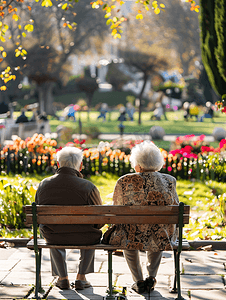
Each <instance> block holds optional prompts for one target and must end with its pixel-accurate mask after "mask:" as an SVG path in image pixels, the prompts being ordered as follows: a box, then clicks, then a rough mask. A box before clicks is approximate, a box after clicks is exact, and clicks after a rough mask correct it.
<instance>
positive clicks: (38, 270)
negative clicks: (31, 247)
mask: <svg viewBox="0 0 226 300" xmlns="http://www.w3.org/2000/svg"><path fill="white" fill-rule="evenodd" d="M41 259H42V249H38V251H35V263H36V279H35V298H36V299H39V298H38V292H40V293H41V292H43V289H42V285H41Z"/></svg>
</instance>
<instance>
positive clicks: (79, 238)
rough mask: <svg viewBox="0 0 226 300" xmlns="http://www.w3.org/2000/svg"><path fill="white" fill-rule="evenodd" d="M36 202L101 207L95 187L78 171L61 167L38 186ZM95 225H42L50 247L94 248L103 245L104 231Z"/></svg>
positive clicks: (43, 233) (42, 231)
mask: <svg viewBox="0 0 226 300" xmlns="http://www.w3.org/2000/svg"><path fill="white" fill-rule="evenodd" d="M35 202H36V203H37V204H40V205H102V201H101V198H100V194H99V191H98V189H97V188H96V186H95V185H94V184H93V183H91V182H90V181H88V180H86V179H83V178H82V174H81V173H80V172H78V171H76V170H75V169H72V168H68V167H62V168H59V169H58V170H57V173H56V174H55V175H53V176H51V177H49V178H45V179H44V180H42V181H41V182H40V184H39V187H38V189H37V192H36V195H35ZM97 227H99V228H100V227H101V226H96V225H89V224H87V225H84V224H82V225H80V224H79V225H59V224H56V225H55V224H54V225H44V224H41V225H40V231H41V233H42V235H43V237H44V238H45V239H46V241H47V242H48V243H51V244H52V243H54V244H57V245H60V244H66V245H70V244H73V245H91V244H96V243H99V242H100V238H101V234H102V232H101V230H99V229H98V228H97Z"/></svg>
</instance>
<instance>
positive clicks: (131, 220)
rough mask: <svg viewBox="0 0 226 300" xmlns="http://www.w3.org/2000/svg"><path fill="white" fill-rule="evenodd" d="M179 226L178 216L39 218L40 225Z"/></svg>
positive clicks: (54, 216)
mask: <svg viewBox="0 0 226 300" xmlns="http://www.w3.org/2000/svg"><path fill="white" fill-rule="evenodd" d="M100 220H101V224H178V222H179V217H178V215H171V216H168V215H161V216H160V215H158V216H144V215H143V216H133V215H131V216H103V215H101V216H100V215H99V216H91V215H89V216H70V215H65V216H64V215H61V216H59V215H49V216H47V215H44V216H40V215H38V216H37V222H38V224H99V223H100ZM183 220H184V222H183V223H184V224H188V223H189V217H188V216H184V219H183ZM26 224H27V225H28V224H32V216H27V217H26Z"/></svg>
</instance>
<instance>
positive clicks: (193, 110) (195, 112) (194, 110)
mask: <svg viewBox="0 0 226 300" xmlns="http://www.w3.org/2000/svg"><path fill="white" fill-rule="evenodd" d="M189 115H190V118H192V117H195V118H196V121H198V116H199V107H198V105H197V104H196V103H195V102H192V103H191V105H190V106H189Z"/></svg>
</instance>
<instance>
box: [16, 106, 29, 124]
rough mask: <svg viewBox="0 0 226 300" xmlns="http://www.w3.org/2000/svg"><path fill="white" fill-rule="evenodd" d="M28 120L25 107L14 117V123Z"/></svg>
mask: <svg viewBox="0 0 226 300" xmlns="http://www.w3.org/2000/svg"><path fill="white" fill-rule="evenodd" d="M26 122H29V120H28V117H27V116H26V115H25V109H21V115H20V116H19V117H18V118H17V119H16V123H26Z"/></svg>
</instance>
